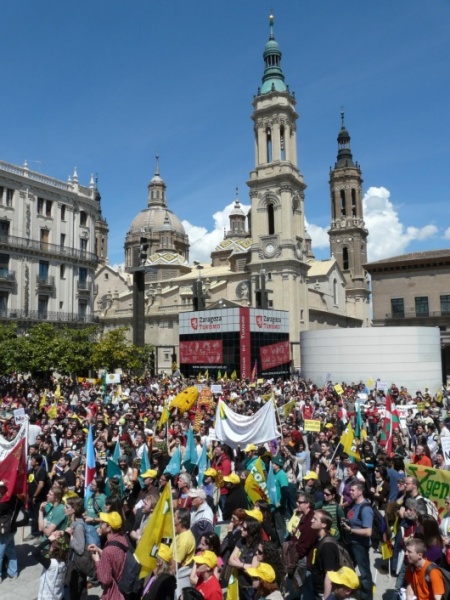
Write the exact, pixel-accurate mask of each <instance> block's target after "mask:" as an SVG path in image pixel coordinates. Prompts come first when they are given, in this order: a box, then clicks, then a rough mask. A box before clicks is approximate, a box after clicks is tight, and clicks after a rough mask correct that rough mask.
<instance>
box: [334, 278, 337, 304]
mask: <svg viewBox="0 0 450 600" xmlns="http://www.w3.org/2000/svg"><path fill="white" fill-rule="evenodd" d="M337 303H338V285H337V280H336V279H333V304H334V305H335V306H337Z"/></svg>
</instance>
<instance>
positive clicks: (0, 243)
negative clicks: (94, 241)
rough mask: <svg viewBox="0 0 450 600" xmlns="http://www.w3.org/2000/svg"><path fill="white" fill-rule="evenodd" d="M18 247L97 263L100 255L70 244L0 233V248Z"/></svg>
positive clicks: (28, 250) (38, 252)
mask: <svg viewBox="0 0 450 600" xmlns="http://www.w3.org/2000/svg"><path fill="white" fill-rule="evenodd" d="M2 247H3V248H5V249H8V250H10V249H12V248H14V249H18V250H22V251H27V252H29V253H36V254H39V255H51V256H58V257H64V258H68V259H72V260H73V261H85V262H88V263H95V264H96V263H97V262H98V257H97V255H96V254H94V253H93V252H87V250H78V249H77V248H70V247H68V246H61V245H57V244H49V243H48V242H45V241H40V240H30V239H28V238H23V237H18V236H16V235H0V248H2Z"/></svg>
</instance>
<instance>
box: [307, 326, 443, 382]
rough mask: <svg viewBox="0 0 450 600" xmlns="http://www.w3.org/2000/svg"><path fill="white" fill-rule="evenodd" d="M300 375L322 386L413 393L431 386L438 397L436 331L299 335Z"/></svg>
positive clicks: (392, 329)
mask: <svg viewBox="0 0 450 600" xmlns="http://www.w3.org/2000/svg"><path fill="white" fill-rule="evenodd" d="M300 345H301V356H302V366H301V372H302V376H303V377H305V378H307V379H311V380H312V381H313V382H314V383H317V384H318V385H322V384H323V383H324V381H325V377H326V376H327V374H330V376H331V379H332V381H334V382H337V381H339V382H341V381H345V382H347V383H351V382H359V381H364V382H365V383H367V381H368V380H369V379H373V380H374V381H376V380H377V379H381V381H383V382H385V383H387V384H389V385H391V384H392V383H395V384H396V385H397V386H398V387H400V386H401V385H402V386H405V387H407V388H408V391H409V393H414V392H415V391H416V390H422V391H423V390H424V388H426V387H428V388H429V389H430V392H431V393H432V394H435V393H436V391H437V390H438V389H440V387H441V385H442V365H441V344H440V336H439V328H438V327H374V328H364V329H326V330H319V331H304V332H302V333H301V334H300Z"/></svg>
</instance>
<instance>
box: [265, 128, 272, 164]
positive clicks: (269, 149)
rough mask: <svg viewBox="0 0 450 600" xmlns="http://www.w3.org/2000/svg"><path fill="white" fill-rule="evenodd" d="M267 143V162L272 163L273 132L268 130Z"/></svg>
mask: <svg viewBox="0 0 450 600" xmlns="http://www.w3.org/2000/svg"><path fill="white" fill-rule="evenodd" d="M266 141H267V162H272V132H271V131H270V129H267V130H266Z"/></svg>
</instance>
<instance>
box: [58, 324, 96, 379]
mask: <svg viewBox="0 0 450 600" xmlns="http://www.w3.org/2000/svg"><path fill="white" fill-rule="evenodd" d="M96 332H97V325H91V326H89V327H83V328H73V327H64V328H63V329H61V330H59V331H58V341H57V343H58V366H57V369H56V370H57V371H58V373H60V374H61V375H77V374H80V373H82V372H83V371H86V370H87V369H90V368H91V367H92V349H93V346H94V343H95V336H96Z"/></svg>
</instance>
